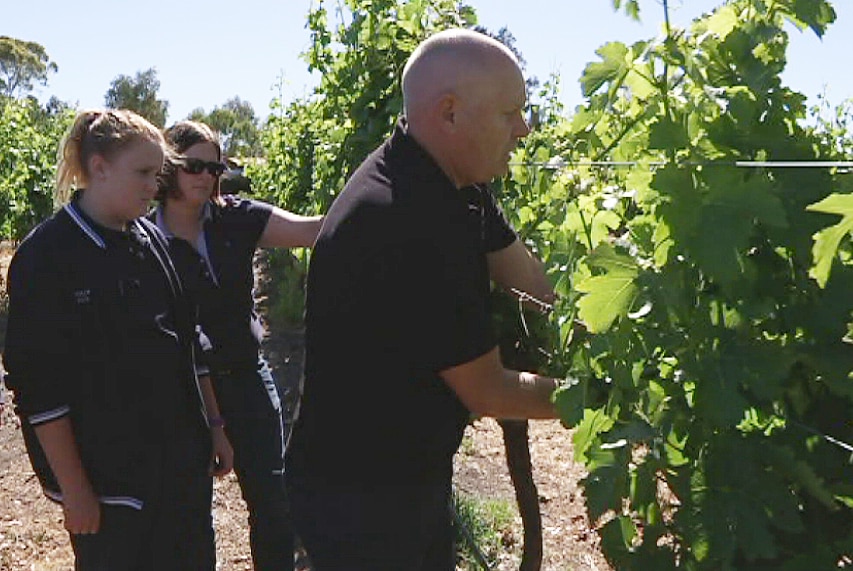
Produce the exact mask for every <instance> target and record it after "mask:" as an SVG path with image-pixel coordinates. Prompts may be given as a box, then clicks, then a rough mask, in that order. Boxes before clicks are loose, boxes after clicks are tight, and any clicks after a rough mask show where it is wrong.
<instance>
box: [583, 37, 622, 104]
mask: <svg viewBox="0 0 853 571" xmlns="http://www.w3.org/2000/svg"><path fill="white" fill-rule="evenodd" d="M595 53H597V54H598V55H599V56H601V59H602V61H600V62H592V63H589V64H587V66H586V68H584V70H583V74H581V79H580V83H581V89H582V91H583V95H584V97H589V96H590V95H592V94H593V93H595V92H596V91H598V90H599V89H601V86H603V85H604V84H606V83H608V82H611V81H615V80H617V79H619V78H620V77H622V76H623V75H624V74H625V73H627V71H628V63H627V61H626V58H625V56H626V55H627V54H628V47H627V46H626V45H625V44H623V43H622V42H609V43H607V44H604V45H603V46H601V47H600V48H598V49H597V50H595Z"/></svg>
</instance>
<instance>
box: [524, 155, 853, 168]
mask: <svg viewBox="0 0 853 571" xmlns="http://www.w3.org/2000/svg"><path fill="white" fill-rule="evenodd" d="M668 164H676V165H678V166H689V167H706V166H707V167H735V168H798V169H816V168H821V169H826V168H837V169H853V161H823V160H814V161H680V162H676V163H671V162H669V161H650V162H641V161H572V160H566V159H563V158H562V157H559V158H557V159H556V160H551V161H548V162H522V163H519V162H511V163H509V166H515V167H538V168H544V169H551V170H560V169H564V168H566V167H619V168H630V167H637V166H648V167H662V166H666V165H668Z"/></svg>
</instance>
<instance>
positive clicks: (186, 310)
mask: <svg viewBox="0 0 853 571" xmlns="http://www.w3.org/2000/svg"><path fill="white" fill-rule="evenodd" d="M8 285H9V289H8V291H9V321H8V328H7V331H6V344H5V351H4V356H3V358H4V364H5V367H6V370H7V371H8V376H7V382H8V385H9V387H10V388H12V389H13V390H14V394H15V404H16V411H17V413H18V414H19V415H20V416H21V418H22V429H23V434H24V438H25V443H26V445H27V451H28V453H29V455H30V458H31V460H32V464H33V468H34V470H35V472H36V474H37V475H38V477H39V480H40V481H41V483H42V486H43V487H44V489H45V493H46V494H47V495H48V496H50V497H51V498H54V499H59V487H58V485H57V482H56V480H55V478H54V475H53V473H52V472H51V470H50V466H49V465H48V463H47V460H46V458H45V456H44V453H43V451H42V449H41V446H40V445H39V442H38V439H37V438H36V436H35V433H34V431H33V427H35V426H38V425H39V424H43V423H47V422H50V421H53V420H56V419H59V418H63V417H66V416H67V417H70V419H71V422H72V426H73V430H74V436H75V438H76V441H77V444H78V446H79V450H80V456H81V458H82V461H83V465H84V467H85V469H86V472H87V475H88V476H89V479H90V480H91V483H92V485H93V487H94V490H95V492H96V493H97V494H98V495H99V496H100V497H101V501H103V502H105V503H110V504H115V505H127V506H130V507H134V508H140V507H141V505H142V503H143V502H144V501H145V499H146V498H147V497H148V496H149V495H150V494H151V493H153V492H152V490H151V489H150V486H152V485H154V484H155V483H156V482H158V478H157V475H158V474H159V473H161V472H160V471H161V470H162V469H163V468H164V467H163V466H162V465H161V464H162V448H163V447H164V443H166V442H171V441H173V440H175V439H180V435H182V434H189V433H194V431H195V430H196V429H197V428H198V427H201V428H202V429H203V416H202V414H201V413H200V401H199V397H198V386H197V384H196V383H195V382H194V381H195V375H194V374H193V366H194V363H193V349H192V347H191V345H192V343H193V340H194V339H193V333H194V323H193V322H192V311H191V308H192V306H191V304H190V303H189V302H188V300H187V299H186V298H185V297H184V295H183V293H182V290H181V288H180V284H179V282H178V281H177V274H176V273H175V271H174V268H172V267H171V262H169V260H168V256H167V252H166V245H165V241H164V240H163V237H162V236H161V235H159V233H158V231H157V229H156V228H155V227H154V225H153V224H150V223H148V222H147V221H144V220H140V221H136V222H133V223H131V224H130V225H129V229H128V231H126V232H118V231H115V230H110V229H107V228H104V227H102V226H99V225H98V224H96V223H95V222H94V221H93V220H91V219H90V218H88V217H87V216H86V215H85V214H84V213H83V212H82V211H81V210H80V209H79V208H78V207H77V206H76V202H72V203H71V204H69V205H67V206H65V207H64V208H63V209H62V210H60V211H59V212H57V213H56V214H55V215H54V216H52V217H51V218H50V219H48V220H47V221H45V222H43V223H42V224H40V225H39V226H38V227H36V228H35V229H34V230H33V231H32V232H31V233H30V234H29V235H28V236H27V238H25V239H24V241H23V242H22V243H21V245H20V246H19V247H18V249H17V251H16V252H15V255H14V257H13V258H12V262H11V264H10V267H9V282H8ZM202 434H203V432H202Z"/></svg>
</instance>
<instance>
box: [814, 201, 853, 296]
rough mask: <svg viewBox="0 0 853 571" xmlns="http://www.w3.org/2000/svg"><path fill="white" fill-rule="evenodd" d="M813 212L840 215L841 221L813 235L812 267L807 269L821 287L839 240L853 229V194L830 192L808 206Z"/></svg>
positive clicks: (830, 266)
mask: <svg viewBox="0 0 853 571" xmlns="http://www.w3.org/2000/svg"><path fill="white" fill-rule="evenodd" d="M808 210H811V211H813V212H824V213H826V214H838V215H841V216H842V218H841V221H839V222H838V223H837V224H835V225H833V226H829V227H827V228H825V229H823V230H821V231H820V232H818V233H817V234H816V235H815V243H814V248H813V249H812V255H813V256H814V262H815V265H814V267H813V268H812V269H811V270H810V271H809V275H811V276H812V277H813V278H814V279H816V280H817V282H818V283H819V284H820V285H821V287H823V286H824V285H826V281H827V280H828V279H829V272H830V269H831V268H832V261H833V260H834V259H835V255H836V252H837V251H838V247H839V245H840V244H841V241H842V240H843V239H844V238H846V237H848V236H849V235H850V232H851V231H853V195H850V194H844V195H841V194H832V195H830V196H828V197H826V198H824V199H823V200H821V201H820V202H818V203H816V204H812V205H811V206H809V207H808Z"/></svg>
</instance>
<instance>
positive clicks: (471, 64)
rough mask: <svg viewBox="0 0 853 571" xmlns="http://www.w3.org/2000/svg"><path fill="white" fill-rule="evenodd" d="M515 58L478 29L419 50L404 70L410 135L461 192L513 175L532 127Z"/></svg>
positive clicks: (442, 36) (448, 34) (441, 37)
mask: <svg viewBox="0 0 853 571" xmlns="http://www.w3.org/2000/svg"><path fill="white" fill-rule="evenodd" d="M526 95H527V94H526V89H525V85H524V78H523V77H522V74H521V69H519V66H518V60H517V59H516V57H515V55H514V54H513V53H512V52H511V51H510V50H509V49H508V48H507V47H506V46H504V45H503V44H501V43H500V42H498V41H497V40H494V39H492V38H490V37H489V36H486V35H484V34H479V33H477V32H472V31H470V30H447V31H444V32H440V33H438V34H435V35H434V36H431V37H430V38H428V39H427V40H425V41H424V42H423V43H422V44H421V45H420V46H418V47H417V49H415V51H414V52H413V53H412V56H411V57H410V58H409V61H408V63H407V64H406V67H405V69H404V70H403V102H404V106H405V114H406V120H407V121H408V134H409V135H410V136H411V137H412V138H413V139H414V140H415V141H417V142H418V143H419V144H420V145H421V146H422V147H423V148H424V150H426V152H427V153H428V154H429V155H430V156H431V157H432V158H433V159H434V160H435V162H436V163H437V164H438V166H439V167H440V168H441V169H442V170H443V171H444V172H445V174H447V176H448V177H449V178H450V180H451V181H452V182H453V183H454V184H455V185H456V186H457V187H459V188H461V187H463V186H466V185H468V184H473V183H477V182H487V181H489V180H491V179H492V178H494V177H495V176H498V175H500V174H502V173H504V172H506V168H507V162H508V161H509V155H510V153H511V152H512V151H513V150H514V149H515V147H516V146H517V145H518V140H519V139H521V138H522V137H524V136H525V135H527V133H528V132H529V128H528V127H527V123H525V121H524V117H523V111H524V104H525V100H526Z"/></svg>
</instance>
